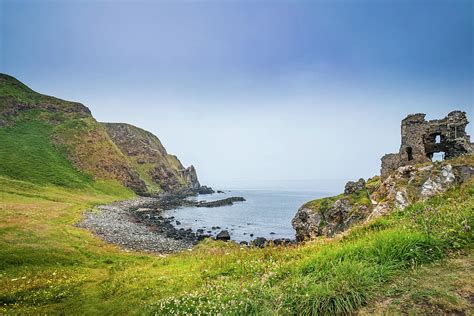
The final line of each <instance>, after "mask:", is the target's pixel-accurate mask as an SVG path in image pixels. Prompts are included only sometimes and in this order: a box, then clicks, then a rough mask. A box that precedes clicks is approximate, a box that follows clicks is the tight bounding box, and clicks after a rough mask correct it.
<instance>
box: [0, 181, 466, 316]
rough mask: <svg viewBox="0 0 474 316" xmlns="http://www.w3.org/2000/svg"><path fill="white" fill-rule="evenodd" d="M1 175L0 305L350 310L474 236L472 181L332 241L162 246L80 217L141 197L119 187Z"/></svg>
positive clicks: (85, 309)
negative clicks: (130, 239)
mask: <svg viewBox="0 0 474 316" xmlns="http://www.w3.org/2000/svg"><path fill="white" fill-rule="evenodd" d="M0 179H1V181H3V182H1V186H0V187H1V188H2V192H1V193H0V200H1V201H2V202H1V204H0V219H1V221H0V223H1V224H0V233H1V236H2V238H1V244H0V262H2V264H1V266H0V271H1V272H0V273H1V275H0V306H1V305H3V307H1V309H0V312H2V311H3V312H24V313H58V312H60V311H61V312H64V313H69V314H71V313H74V314H75V313H81V314H104V313H107V314H147V313H150V314H152V313H158V314H170V313H173V314H186V313H197V311H201V312H208V313H211V314H217V313H218V312H221V313H223V314H234V315H238V314H239V315H240V314H272V315H273V314H282V315H286V314H302V315H309V314H337V313H349V312H352V311H355V310H357V309H358V308H360V307H362V306H364V305H366V304H368V303H370V302H372V301H376V300H377V299H378V297H379V296H380V295H381V293H380V288H382V287H385V286H388V285H389V284H391V283H393V282H395V281H397V280H399V279H400V278H403V277H404V276H405V275H406V273H407V272H409V271H414V270H416V269H418V268H419V267H421V266H423V265H426V264H430V263H431V262H437V261H439V260H440V259H442V258H444V257H445V256H446V255H448V254H450V253H455V252H460V251H463V252H466V251H467V252H469V251H471V248H470V247H471V245H472V241H473V238H472V237H473V236H472V231H469V230H466V228H465V227H466V225H470V226H471V227H472V225H474V222H473V207H474V200H473V197H474V189H473V183H472V181H471V182H470V183H467V184H466V185H464V186H463V187H462V188H458V189H455V190H450V191H449V192H447V193H446V195H444V196H443V197H440V198H435V199H432V200H430V201H428V202H423V203H418V204H416V205H413V206H411V207H409V208H407V209H406V210H405V211H404V212H396V213H394V214H392V215H390V216H388V217H384V218H379V219H377V220H375V221H374V222H372V223H370V224H369V225H365V226H360V227H356V228H354V229H353V230H351V232H350V233H349V234H347V235H345V236H344V237H340V238H336V239H333V240H326V239H320V240H316V241H313V242H308V243H307V244H305V245H301V246H297V247H290V248H280V247H269V248H265V249H247V248H241V247H240V246H239V245H236V244H233V243H223V242H214V241H210V240H208V241H205V242H203V243H202V244H200V245H199V246H197V247H196V248H195V249H194V250H193V251H186V252H183V253H180V254H175V255H170V256H166V257H161V256H154V255H147V254H140V253H126V252H123V251H120V250H118V249H117V248H116V247H113V246H110V245H107V244H105V243H103V242H102V241H100V240H99V239H96V238H94V237H93V236H92V235H91V234H90V233H88V232H87V231H84V230H82V229H79V228H76V227H74V226H73V223H75V222H76V221H77V220H79V219H80V216H81V215H80V214H81V212H82V210H84V209H87V208H91V207H93V206H94V205H96V204H97V203H100V202H107V201H111V200H114V199H118V198H124V197H127V196H131V194H130V193H129V192H124V191H121V190H120V189H119V187H115V188H116V189H115V190H116V191H115V193H114V194H110V193H108V194H106V193H104V192H110V191H111V190H110V188H103V190H98V189H90V188H85V189H83V190H72V189H65V188H59V187H52V186H49V187H45V186H39V185H33V184H28V183H26V182H22V181H15V180H9V179H7V178H0ZM103 185H104V186H106V187H107V186H111V184H109V183H105V184H103ZM4 188H8V190H5V189H4ZM427 219H428V220H427ZM387 291H389V290H388V289H387ZM387 293H388V292H387ZM387 295H388V294H387ZM4 304H5V305H4Z"/></svg>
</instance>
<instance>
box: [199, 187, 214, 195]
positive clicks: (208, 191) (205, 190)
mask: <svg viewBox="0 0 474 316" xmlns="http://www.w3.org/2000/svg"><path fill="white" fill-rule="evenodd" d="M198 193H199V194H212V193H214V190H213V189H212V188H211V187H208V186H205V185H203V186H201V187H200V188H199V189H198Z"/></svg>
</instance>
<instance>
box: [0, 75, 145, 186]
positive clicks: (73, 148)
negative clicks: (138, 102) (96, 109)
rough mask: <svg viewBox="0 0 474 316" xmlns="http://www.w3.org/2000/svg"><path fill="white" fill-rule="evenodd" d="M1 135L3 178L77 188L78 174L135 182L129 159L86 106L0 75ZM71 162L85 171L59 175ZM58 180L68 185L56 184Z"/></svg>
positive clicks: (0, 158)
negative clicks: (132, 179) (37, 90)
mask: <svg viewBox="0 0 474 316" xmlns="http://www.w3.org/2000/svg"><path fill="white" fill-rule="evenodd" d="M19 105H21V107H22V108H21V109H16V110H15V108H17V107H18V106H19ZM2 120H4V121H6V122H7V124H6V126H3V127H2V124H1V123H2ZM0 136H1V137H0V153H1V155H0V175H5V176H10V177H14V178H16V179H21V180H27V181H33V182H34V183H44V182H47V183H52V184H61V185H66V186H71V185H77V184H78V183H77V181H76V180H78V174H79V173H83V175H84V174H85V173H87V174H88V175H90V176H93V177H94V178H96V179H103V180H104V179H106V180H115V181H119V182H121V183H124V184H125V183H130V182H131V181H130V180H131V175H130V172H132V173H133V171H130V170H131V169H132V166H131V163H130V161H129V160H128V159H127V157H125V156H124V155H123V154H122V153H121V152H120V151H119V149H118V148H117V147H116V146H115V144H114V143H113V142H112V141H111V140H110V138H109V136H108V134H107V132H106V130H105V128H104V127H103V126H102V125H101V124H99V123H98V122H97V121H96V120H95V119H94V118H93V117H92V116H91V115H90V114H89V112H88V109H87V108H86V107H84V106H83V105H82V104H79V103H74V102H69V101H65V100H61V99H58V98H54V97H51V96H46V95H42V94H40V93H37V92H35V91H33V90H31V89H30V88H28V87H27V86H26V85H24V84H22V83H21V82H20V81H18V80H16V79H15V78H13V77H10V76H8V75H5V74H0ZM53 142H54V143H55V145H53V144H52V143H53ZM30 149H31V152H29V150H30ZM58 149H59V150H60V153H59V155H58V153H57V152H58ZM32 153H33V154H32ZM36 154H39V155H40V156H39V157H38V156H36ZM66 157H67V158H66ZM67 160H69V161H71V163H72V164H73V165H74V167H75V168H76V169H78V170H81V171H82V172H77V171H71V172H73V173H74V172H75V174H74V175H73V174H70V176H69V177H68V176H66V175H65V174H59V175H57V176H55V175H54V173H56V172H57V171H60V173H61V172H63V171H65V170H66V169H68V168H69V169H70V166H69V165H70V163H68V162H67ZM15 164H18V167H15ZM63 167H64V168H63ZM38 168H39V169H42V170H40V171H38V170H37V169H38ZM59 169H61V170H59ZM45 172H47V173H49V174H46V173H45ZM67 172H69V171H67ZM30 173H33V174H30ZM137 177H138V175H137V176H136V178H137ZM53 178H55V179H53ZM73 178H76V179H73ZM59 179H63V180H64V181H63V182H62V183H57V181H58V180H59ZM80 182H83V181H82V180H80Z"/></svg>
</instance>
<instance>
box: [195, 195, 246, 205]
mask: <svg viewBox="0 0 474 316" xmlns="http://www.w3.org/2000/svg"><path fill="white" fill-rule="evenodd" d="M244 201H245V199H244V198H243V197H241V196H233V197H230V198H227V199H222V200H217V201H211V202H206V201H200V202H198V203H197V204H196V207H219V206H225V205H232V204H234V202H244Z"/></svg>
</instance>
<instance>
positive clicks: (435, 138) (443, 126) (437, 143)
mask: <svg viewBox="0 0 474 316" xmlns="http://www.w3.org/2000/svg"><path fill="white" fill-rule="evenodd" d="M425 116H426V115H425V114H422V113H418V114H411V115H408V116H407V117H406V118H405V119H404V120H403V121H402V125H401V135H402V141H401V146H400V150H399V152H398V153H396V154H387V155H385V156H383V157H382V169H381V176H382V178H383V179H385V178H387V177H388V175H389V174H390V173H391V172H393V171H395V170H396V169H397V168H398V167H401V166H406V165H412V164H417V163H423V162H430V161H431V159H432V158H433V155H434V154H435V153H444V158H446V159H449V158H454V157H458V156H461V155H464V154H467V153H471V152H473V148H474V146H473V144H472V143H471V141H470V136H469V135H468V134H467V133H466V125H467V124H468V123H469V122H468V120H467V117H466V113H465V112H461V111H453V112H451V113H449V114H448V115H447V116H446V117H445V118H443V119H441V120H431V121H426V120H425Z"/></svg>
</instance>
